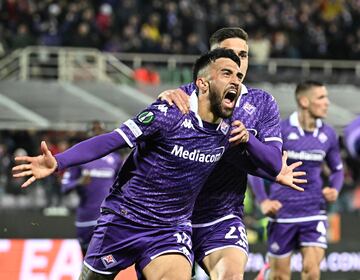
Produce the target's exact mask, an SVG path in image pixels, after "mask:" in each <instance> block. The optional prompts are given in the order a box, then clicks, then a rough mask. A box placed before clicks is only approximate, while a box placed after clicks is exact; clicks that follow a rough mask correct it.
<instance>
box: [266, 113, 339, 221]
mask: <svg viewBox="0 0 360 280" xmlns="http://www.w3.org/2000/svg"><path fill="white" fill-rule="evenodd" d="M281 127H282V135H283V141H284V150H286V151H287V152H288V162H287V164H288V165H290V164H292V163H294V162H296V161H299V160H301V161H302V162H303V164H302V166H301V167H299V168H298V169H299V170H303V171H306V173H307V175H306V179H307V181H308V182H307V183H306V184H302V185H301V186H302V187H303V188H304V189H305V191H304V192H298V191H296V190H293V189H291V188H284V187H283V186H281V185H279V184H277V183H274V184H272V185H271V186H270V194H269V198H270V199H277V200H279V201H280V202H281V204H282V205H283V207H282V208H280V210H279V212H278V214H277V216H276V218H297V217H307V216H316V215H322V214H325V213H326V201H325V198H324V197H323V194H322V188H323V186H324V185H323V181H322V178H321V170H322V165H323V163H324V162H326V163H327V165H328V166H329V168H330V170H331V172H332V176H331V178H330V181H331V182H330V183H331V187H335V188H337V189H339V190H340V189H341V185H342V181H343V170H342V162H341V157H340V151H339V144H338V139H337V136H336V133H335V131H334V129H333V128H332V127H330V126H328V125H326V124H324V123H322V125H321V126H319V127H318V129H316V130H315V131H314V132H306V131H305V132H304V131H303V130H302V129H301V127H300V125H299V123H298V119H297V115H296V114H292V115H291V116H290V118H288V119H286V120H284V121H282V123H281Z"/></svg>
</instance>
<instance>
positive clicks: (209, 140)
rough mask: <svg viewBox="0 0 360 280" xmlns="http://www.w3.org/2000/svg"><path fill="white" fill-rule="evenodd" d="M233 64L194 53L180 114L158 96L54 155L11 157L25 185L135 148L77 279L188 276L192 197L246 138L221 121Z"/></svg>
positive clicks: (234, 89)
mask: <svg viewBox="0 0 360 280" xmlns="http://www.w3.org/2000/svg"><path fill="white" fill-rule="evenodd" d="M239 66H240V60H239V58H238V56H237V55H236V54H234V52H233V51H231V50H225V49H216V50H213V51H211V52H209V53H207V54H205V55H203V56H201V57H200V58H199V59H198V60H197V61H196V62H195V65H194V81H195V83H196V86H197V92H198V93H197V95H194V96H193V98H192V100H191V108H192V111H191V112H190V113H189V114H187V115H183V114H182V113H181V112H180V111H179V110H178V109H177V108H175V107H169V106H168V105H167V104H166V103H165V102H160V101H158V102H155V103H153V104H152V105H150V106H149V107H148V108H147V109H146V110H144V111H143V112H141V113H140V114H139V115H138V116H137V117H135V118H133V119H130V120H128V121H126V122H125V123H124V124H122V125H121V126H120V128H118V129H115V130H114V131H113V132H110V133H106V134H103V135H99V136H96V137H93V138H90V139H88V140H86V141H83V142H80V143H79V144H77V145H75V146H73V147H72V148H70V149H68V150H67V151H65V152H63V153H60V154H57V155H56V156H55V157H53V156H52V155H51V153H50V152H49V150H48V149H47V146H46V143H45V142H42V143H41V149H42V152H43V154H42V155H40V156H37V157H18V158H16V160H17V161H25V162H26V163H23V164H19V165H18V166H15V167H14V168H13V171H14V172H19V173H17V174H14V176H15V177H24V176H30V178H29V179H28V180H27V181H26V182H25V183H24V184H23V185H22V187H27V186H29V185H30V184H31V183H33V182H34V181H35V180H37V179H40V178H44V177H46V176H48V175H49V174H52V173H53V172H54V171H55V170H56V169H59V170H61V169H64V168H67V167H71V166H75V165H79V164H83V163H85V162H89V161H92V160H95V159H97V158H101V157H103V156H104V155H106V154H109V153H110V152H112V151H114V150H116V149H119V148H124V147H127V146H129V147H131V148H133V147H135V146H136V148H135V149H134V150H133V151H132V153H131V155H130V156H129V158H128V159H127V160H126V162H125V164H124V165H123V167H122V169H121V171H120V172H119V174H118V176H117V179H116V181H115V183H114V184H113V186H112V190H111V193H110V194H109V195H108V196H107V198H106V199H105V200H104V202H103V204H102V212H101V216H100V218H99V220H98V223H97V226H96V228H95V231H94V234H93V236H92V239H91V242H90V245H89V248H88V251H87V254H86V256H85V260H84V265H83V269H82V274H81V276H80V279H113V278H114V277H115V275H116V273H117V272H118V271H120V270H122V269H125V268H126V267H128V266H130V265H132V264H133V263H136V264H137V266H138V267H139V268H140V269H141V270H142V272H143V274H144V276H145V277H146V279H148V280H153V279H154V280H155V279H179V280H180V279H181V280H182V279H186V280H188V279H190V277H191V264H192V260H193V256H192V248H191V247H192V245H191V238H190V236H191V221H190V217H191V213H192V210H193V205H194V202H195V199H196V197H197V195H198V193H199V191H200V188H201V187H202V186H203V184H204V182H205V180H206V178H207V176H208V175H209V173H210V172H211V170H212V169H213V167H214V166H215V164H216V162H218V161H219V159H220V158H221V156H222V155H223V153H224V151H225V150H226V148H227V147H228V146H229V143H233V142H234V143H236V142H238V141H241V139H242V138H243V137H244V136H246V131H245V130H244V129H243V127H241V126H238V127H237V124H238V123H236V122H234V123H231V122H230V119H228V118H229V117H230V116H231V114H232V111H233V109H234V107H235V104H236V101H237V98H238V96H239V91H240V84H241V79H242V74H241V73H240V68H239ZM231 126H235V128H234V129H232V130H231ZM230 131H231V132H230ZM251 148H252V147H250V149H251ZM254 153H256V151H254Z"/></svg>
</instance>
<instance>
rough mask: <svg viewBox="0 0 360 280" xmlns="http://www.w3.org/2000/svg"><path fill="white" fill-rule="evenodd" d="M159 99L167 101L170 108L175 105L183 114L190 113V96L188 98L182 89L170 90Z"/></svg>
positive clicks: (161, 94)
mask: <svg viewBox="0 0 360 280" xmlns="http://www.w3.org/2000/svg"><path fill="white" fill-rule="evenodd" d="M158 98H159V99H160V100H162V101H164V100H165V101H166V102H167V103H168V104H169V105H170V106H172V105H173V104H174V103H175V105H176V106H177V107H178V108H179V110H180V111H181V112H182V113H183V114H187V113H189V109H190V101H189V100H190V96H188V95H187V94H186V93H185V92H183V91H182V90H181V89H179V88H177V89H169V90H165V91H163V92H162V93H160V94H159V96H158Z"/></svg>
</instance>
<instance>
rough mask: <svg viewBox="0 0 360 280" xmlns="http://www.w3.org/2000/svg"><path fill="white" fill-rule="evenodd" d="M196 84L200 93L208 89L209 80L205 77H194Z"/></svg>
mask: <svg viewBox="0 0 360 280" xmlns="http://www.w3.org/2000/svg"><path fill="white" fill-rule="evenodd" d="M196 86H197V87H198V89H199V91H200V93H203V92H206V91H207V90H208V89H209V82H208V80H207V79H206V78H205V77H198V78H197V79H196Z"/></svg>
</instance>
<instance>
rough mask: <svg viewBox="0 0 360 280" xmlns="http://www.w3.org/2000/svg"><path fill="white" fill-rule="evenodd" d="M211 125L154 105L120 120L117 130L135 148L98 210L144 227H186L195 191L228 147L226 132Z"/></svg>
mask: <svg viewBox="0 0 360 280" xmlns="http://www.w3.org/2000/svg"><path fill="white" fill-rule="evenodd" d="M228 122H229V120H228ZM227 125H228V126H230V124H229V123H228V124H227ZM217 127H218V125H214V126H209V127H205V126H202V122H199V119H198V116H197V115H196V114H195V113H194V112H192V111H191V112H190V113H189V114H186V115H183V114H182V113H181V112H180V111H179V110H178V109H177V108H176V107H175V106H172V107H169V105H168V104H167V103H166V102H160V101H158V102H155V103H153V104H151V105H150V106H149V107H148V108H147V109H145V110H144V111H143V112H142V113H140V114H139V115H138V116H137V117H135V118H133V119H131V120H128V121H126V122H125V123H124V124H123V125H121V126H120V128H119V129H118V132H119V133H120V134H121V135H122V136H123V137H124V139H125V140H126V142H127V143H129V145H130V146H136V149H134V151H133V152H132V154H131V155H130V156H129V157H128V159H127V161H126V162H125V164H124V166H123V168H122V170H121V171H120V173H119V175H118V178H117V180H116V182H115V184H114V185H113V187H112V190H111V193H110V195H109V196H108V197H107V198H106V199H105V201H104V203H103V205H102V207H104V208H110V209H112V210H113V211H114V212H116V213H119V214H121V215H125V216H126V217H127V218H128V219H131V220H133V221H135V222H138V223H141V224H144V225H150V226H157V225H173V224H180V223H188V222H189V221H190V218H191V213H192V211H193V206H194V203H195V199H196V197H197V195H198V193H199V192H200V190H201V187H202V186H203V185H204V183H205V180H206V179H207V177H208V175H209V174H210V172H211V171H212V170H213V168H214V167H215V165H216V163H217V162H218V161H219V160H220V158H221V156H222V154H223V153H224V151H225V150H226V148H227V147H228V146H229V135H228V134H229V132H224V133H226V134H224V133H223V132H222V131H221V130H220V129H219V130H218V129H217Z"/></svg>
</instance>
